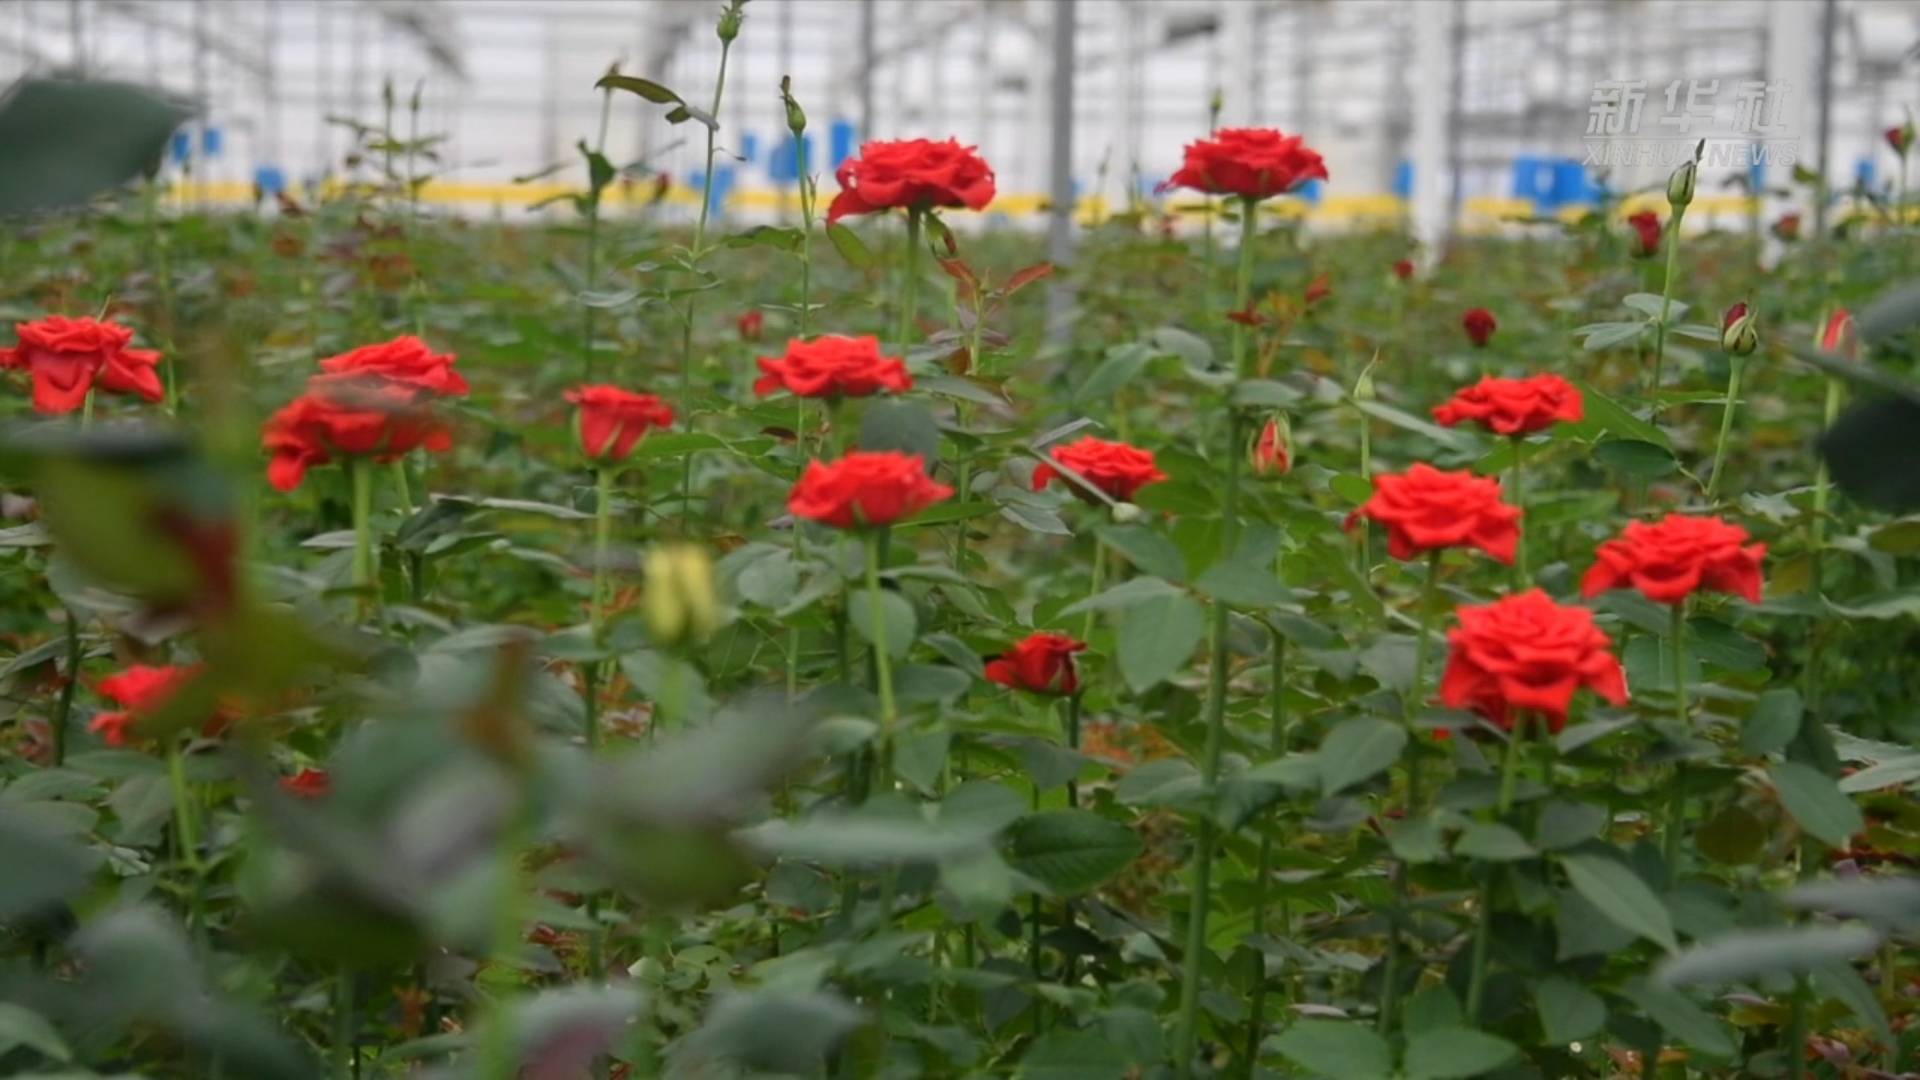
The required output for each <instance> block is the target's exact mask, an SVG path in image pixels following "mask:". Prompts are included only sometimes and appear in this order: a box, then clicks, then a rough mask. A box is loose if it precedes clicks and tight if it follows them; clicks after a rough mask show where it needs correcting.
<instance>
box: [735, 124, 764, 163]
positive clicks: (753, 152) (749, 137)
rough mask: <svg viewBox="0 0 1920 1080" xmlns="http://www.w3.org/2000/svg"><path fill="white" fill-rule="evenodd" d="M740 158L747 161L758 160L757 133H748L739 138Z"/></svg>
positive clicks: (758, 140) (758, 139)
mask: <svg viewBox="0 0 1920 1080" xmlns="http://www.w3.org/2000/svg"><path fill="white" fill-rule="evenodd" d="M740 156H741V157H743V158H746V159H747V160H748V161H759V160H760V135H759V133H758V132H753V131H749V132H747V133H746V134H745V135H742V136H740Z"/></svg>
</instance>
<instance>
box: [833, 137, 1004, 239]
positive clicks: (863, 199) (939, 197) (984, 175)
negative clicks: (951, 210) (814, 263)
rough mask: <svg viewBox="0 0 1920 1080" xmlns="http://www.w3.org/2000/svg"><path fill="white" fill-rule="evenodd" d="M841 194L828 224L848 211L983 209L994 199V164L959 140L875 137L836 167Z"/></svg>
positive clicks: (858, 212) (836, 176)
mask: <svg viewBox="0 0 1920 1080" xmlns="http://www.w3.org/2000/svg"><path fill="white" fill-rule="evenodd" d="M833 175H834V179H836V180H838V181H839V182H840V194H838V195H835V196H834V197H833V202H832V203H831V204H830V205H829V206H828V207H827V224H829V225H831V224H833V223H834V222H836V221H839V220H840V219H841V218H843V217H846V216H847V215H848V214H875V213H880V212H881V211H884V210H892V209H895V208H899V209H902V210H927V209H930V208H932V207H936V206H952V207H965V208H967V209H969V210H984V209H986V206H987V204H988V203H990V202H992V201H993V196H994V191H995V189H994V183H993V170H992V169H990V168H988V167H987V163H986V161H985V160H984V159H982V158H981V157H980V155H979V154H978V153H977V152H975V150H974V148H973V147H971V146H961V145H960V143H959V142H958V141H957V140H954V139H948V140H947V141H945V142H934V141H933V140H931V139H903V140H900V141H898V142H886V141H879V140H876V141H874V142H870V143H867V144H866V145H865V146H862V147H861V148H860V155H859V156H858V157H851V158H848V159H847V160H845V161H843V162H841V163H840V167H839V168H838V169H836V170H834V174H833Z"/></svg>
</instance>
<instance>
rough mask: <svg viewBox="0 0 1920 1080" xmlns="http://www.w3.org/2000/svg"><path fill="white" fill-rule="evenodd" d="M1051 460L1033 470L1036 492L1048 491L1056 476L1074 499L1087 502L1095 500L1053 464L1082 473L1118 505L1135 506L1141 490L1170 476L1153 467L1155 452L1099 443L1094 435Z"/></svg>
mask: <svg viewBox="0 0 1920 1080" xmlns="http://www.w3.org/2000/svg"><path fill="white" fill-rule="evenodd" d="M1050 456H1051V460H1049V461H1044V462H1042V463H1041V464H1040V467H1039V468H1037V469H1035V470H1033V490H1035V491H1044V490H1046V487H1047V484H1048V483H1049V482H1051V481H1052V480H1053V478H1054V477H1056V476H1057V477H1060V478H1061V480H1062V481H1064V482H1066V483H1067V485H1068V487H1069V488H1070V489H1072V491H1073V493H1074V494H1075V495H1077V496H1079V497H1080V498H1082V499H1084V500H1086V501H1087V502H1094V501H1096V500H1095V499H1094V497H1093V495H1092V494H1090V493H1089V492H1086V491H1083V490H1081V488H1080V485H1078V484H1075V483H1073V482H1072V481H1071V480H1069V479H1068V478H1067V476H1066V474H1065V473H1062V472H1061V471H1060V470H1059V469H1058V468H1055V467H1054V462H1059V463H1060V464H1061V465H1064V466H1066V467H1067V468H1069V469H1072V470H1073V471H1074V472H1077V473H1079V474H1080V475H1081V477H1082V478H1084V479H1085V480H1086V481H1087V483H1089V484H1092V485H1093V486H1094V487H1097V488H1099V489H1100V490H1101V491H1104V492H1106V494H1107V498H1109V499H1112V500H1113V501H1115V502H1132V501H1133V496H1134V494H1135V493H1136V492H1138V491H1139V490H1140V489H1141V488H1143V487H1146V486H1147V485H1148V484H1157V483H1159V482H1160V481H1162V480H1165V479H1166V478H1167V474H1166V473H1163V472H1161V471H1160V470H1159V468H1158V467H1156V466H1155V465H1154V463H1153V451H1151V450H1142V449H1140V448H1139V447H1137V446H1128V445H1127V444H1126V443H1122V442H1108V441H1107V440H1105V439H1096V438H1094V437H1093V436H1091V435H1089V436H1087V437H1086V438H1084V439H1081V440H1080V441H1079V442H1077V443H1074V444H1072V445H1070V446H1062V447H1060V448H1058V449H1056V450H1055V451H1053V453H1052V455H1050Z"/></svg>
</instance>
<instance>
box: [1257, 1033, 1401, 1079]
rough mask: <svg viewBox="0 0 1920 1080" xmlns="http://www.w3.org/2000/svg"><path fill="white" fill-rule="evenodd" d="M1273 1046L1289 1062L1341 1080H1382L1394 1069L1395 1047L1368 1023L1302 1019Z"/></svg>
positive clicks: (1275, 1041)
mask: <svg viewBox="0 0 1920 1080" xmlns="http://www.w3.org/2000/svg"><path fill="white" fill-rule="evenodd" d="M1273 1046H1274V1049H1276V1050H1278V1051H1280V1053H1281V1054H1282V1055H1283V1056H1284V1057H1286V1059H1287V1060H1288V1061H1291V1062H1294V1063H1295V1064H1297V1065H1299V1066H1301V1067H1302V1068H1304V1069H1307V1070H1308V1071H1310V1072H1313V1073H1317V1074H1319V1075H1321V1076H1328V1077H1337V1078H1338V1080H1379V1078H1381V1077H1385V1076H1387V1075H1388V1074H1389V1073H1391V1072H1392V1071H1393V1051H1392V1049H1391V1048H1389V1047H1388V1046H1387V1041H1386V1040H1385V1039H1382V1038H1381V1037H1380V1036H1378V1035H1376V1034H1374V1031H1373V1029H1372V1028H1370V1027H1367V1026H1366V1025H1364V1024H1355V1023H1350V1022H1347V1021H1341V1020H1298V1021H1295V1022H1294V1025H1293V1026H1292V1027H1290V1028H1288V1029H1287V1030H1286V1031H1284V1032H1282V1033H1281V1035H1280V1037H1279V1038H1278V1039H1275V1040H1274V1044H1273Z"/></svg>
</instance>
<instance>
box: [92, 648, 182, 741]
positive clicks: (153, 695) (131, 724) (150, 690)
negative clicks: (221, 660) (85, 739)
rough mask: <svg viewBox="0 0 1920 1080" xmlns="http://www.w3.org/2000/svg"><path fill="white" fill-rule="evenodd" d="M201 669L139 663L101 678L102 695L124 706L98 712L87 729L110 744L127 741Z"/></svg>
mask: <svg viewBox="0 0 1920 1080" xmlns="http://www.w3.org/2000/svg"><path fill="white" fill-rule="evenodd" d="M199 670H200V669H199V668H198V667H181V666H176V665H168V666H165V667H148V666H147V665H145V664H135V665H133V666H132V667H130V668H127V669H126V670H125V671H121V672H118V673H116V674H113V675H109V676H108V677H106V678H104V679H101V680H100V685H99V688H98V689H99V691H100V694H101V696H102V697H105V698H107V699H109V700H111V701H112V702H113V703H114V704H116V705H118V706H120V710H119V711H118V712H103V713H98V714H96V715H95V716H94V718H93V720H92V721H91V722H90V723H88V725H87V730H88V731H91V732H93V733H94V734H96V735H98V736H100V738H101V740H102V741H103V742H105V743H106V744H107V745H108V746H125V745H127V742H128V740H129V739H130V738H131V736H132V735H133V734H134V733H135V728H136V727H137V726H138V725H139V722H140V721H141V719H143V718H144V717H147V716H150V715H152V714H153V713H155V712H157V711H159V709H160V708H161V707H162V706H164V705H165V704H166V703H167V700H168V699H169V698H171V697H172V696H173V695H174V693H175V692H176V691H178V690H179V689H180V687H181V686H183V685H185V684H186V682H187V680H189V679H191V678H193V677H194V676H195V675H196V674H198V673H199Z"/></svg>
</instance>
